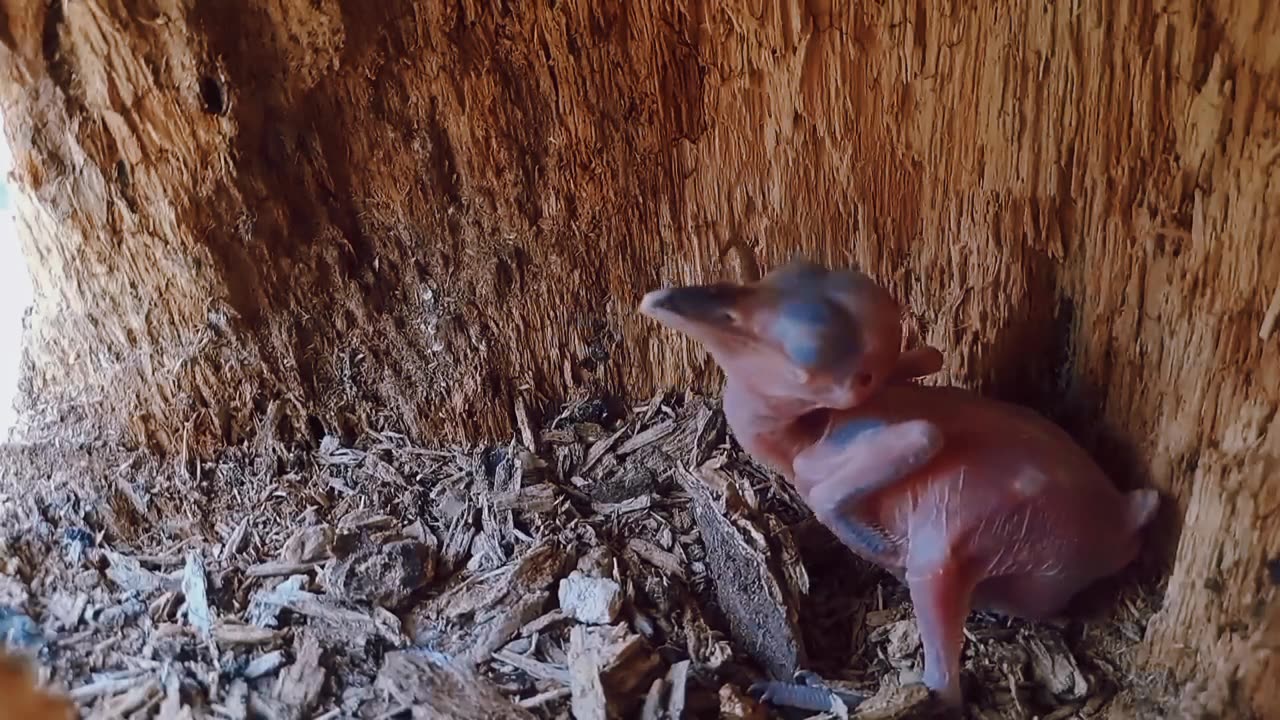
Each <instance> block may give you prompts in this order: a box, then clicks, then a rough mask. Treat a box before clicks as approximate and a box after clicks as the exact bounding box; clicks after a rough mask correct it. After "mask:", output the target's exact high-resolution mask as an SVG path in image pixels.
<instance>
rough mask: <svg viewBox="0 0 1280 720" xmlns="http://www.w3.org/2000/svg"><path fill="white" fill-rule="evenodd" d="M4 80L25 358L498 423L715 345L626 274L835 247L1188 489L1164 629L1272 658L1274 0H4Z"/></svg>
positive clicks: (174, 393) (1007, 389)
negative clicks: (666, 320) (24, 274)
mask: <svg viewBox="0 0 1280 720" xmlns="http://www.w3.org/2000/svg"><path fill="white" fill-rule="evenodd" d="M0 102H3V112H4V116H5V131H6V135H7V137H8V138H9V140H10V142H11V143H12V144H13V146H14V151H15V156H16V163H17V170H16V174H15V176H16V180H17V181H18V183H19V184H20V186H21V188H22V189H23V190H24V192H25V195H24V197H23V198H21V207H20V212H21V215H22V218H23V220H24V223H25V243H26V251H27V253H28V257H29V259H30V262H31V266H32V270H33V273H34V274H35V279H36V282H37V287H38V293H39V301H38V307H37V311H36V314H35V316H34V319H33V327H32V331H31V333H30V336H31V337H30V339H31V342H32V346H31V348H32V349H31V359H32V361H33V363H32V368H33V369H32V372H31V374H30V387H29V397H30V398H31V399H32V400H33V402H36V403H45V404H56V405H58V406H60V407H65V408H73V409H75V408H78V409H79V412H80V414H81V415H82V416H84V417H88V418H90V419H91V420H93V421H94V422H95V423H96V424H97V426H98V427H99V429H100V430H101V431H102V432H104V433H108V434H111V433H123V437H126V438H128V439H130V440H133V441H138V442H144V443H148V444H150V445H153V446H155V447H158V448H159V449H161V450H168V451H176V450H177V449H179V448H185V449H206V450H207V449H209V448H212V447H215V446H216V445H217V444H219V443H223V442H236V441H238V440H240V439H242V438H244V437H245V436H246V435H248V434H250V433H252V432H254V431H256V430H266V431H270V432H273V433H282V434H285V435H298V436H305V435H306V434H308V433H317V432H322V431H325V430H329V431H333V430H342V431H347V432H350V431H353V430H358V429H360V428H362V427H367V426H375V427H393V428H400V429H404V430H406V431H408V432H411V433H414V434H416V435H419V436H426V437H428V438H433V439H438V440H441V441H455V440H483V439H490V438H494V437H497V436H500V435H503V434H505V433H506V432H508V430H509V428H510V417H511V415H510V408H511V405H512V402H513V400H514V399H515V398H516V397H517V396H519V397H522V398H523V399H524V400H525V401H526V402H527V403H529V404H530V405H532V406H535V407H536V406H539V405H541V404H542V403H543V402H545V401H553V400H556V399H558V398H560V397H563V396H564V395H566V394H569V393H572V392H588V391H590V392H597V391H617V392H621V393H624V394H626V395H630V396H632V397H635V396H644V395H646V394H648V393H650V392H651V391H653V390H655V389H656V388H659V387H665V386H669V385H697V386H703V387H706V386H707V383H709V382H711V381H713V380H714V379H715V374H714V371H713V369H712V368H711V367H710V365H709V363H708V362H707V360H706V359H705V358H704V356H703V355H702V354H701V353H700V352H698V351H697V350H696V349H695V348H693V347H691V346H690V345H688V344H685V343H683V342H681V341H679V340H677V339H675V338H673V337H672V336H671V335H669V334H667V333H663V332H661V331H660V330H659V329H658V328H657V327H656V326H654V325H653V324H651V323H646V322H644V321H642V320H641V319H640V318H638V317H637V316H636V314H635V312H634V307H635V305H636V302H637V301H638V298H639V296H640V294H641V293H642V292H643V291H645V290H647V289H650V288H652V287H655V286H658V285H661V284H667V283H675V282H687V281H693V280H704V279H707V278H711V277H714V276H717V275H724V274H733V273H734V272H736V270H735V265H734V262H735V261H734V260H733V259H732V258H735V257H737V255H736V253H739V252H740V251H741V250H742V249H743V248H745V249H746V251H747V252H748V253H750V254H754V255H755V256H756V257H757V259H758V261H759V262H760V263H761V265H763V266H765V267H768V266H770V265H772V264H773V263H775V262H778V261H780V260H784V259H786V258H788V257H789V256H791V255H792V254H793V253H795V252H798V251H799V252H805V253H808V254H810V255H812V256H815V257H817V258H819V259H822V260H825V261H828V262H833V263H841V264H848V263H853V264H857V265H859V266H861V267H863V268H864V269H866V270H868V271H869V272H870V273H872V274H873V275H875V276H876V277H877V278H879V279H881V280H882V281H883V282H885V283H886V284H887V285H888V286H889V287H890V288H892V289H893V290H894V291H895V292H896V293H898V295H899V296H900V297H901V298H902V299H903V301H904V302H905V303H906V304H907V305H908V307H909V308H910V312H911V321H910V322H911V324H912V326H913V327H914V328H915V329H916V330H918V331H919V332H920V333H921V335H922V336H923V337H924V338H925V339H926V340H927V341H929V342H931V343H933V344H935V345H937V346H939V347H940V348H942V349H943V350H944V352H945V353H946V355H947V358H948V364H947V373H946V374H947V377H948V378H949V379H950V380H951V381H954V382H961V383H965V384H971V385H975V386H977V387H981V388H983V389H985V390H987V391H990V392H993V393H996V394H1000V395H1004V396H1008V397H1013V398H1015V399H1020V400H1024V401H1027V402H1031V403H1034V404H1036V405H1037V406H1039V407H1042V408H1044V409H1046V411H1051V412H1055V413H1056V414H1057V416H1058V417H1061V418H1062V419H1063V421H1064V422H1066V423H1068V424H1069V425H1072V427H1073V428H1074V429H1076V430H1077V432H1079V433H1080V434H1081V436H1082V437H1083V438H1086V441H1087V442H1089V443H1090V445H1091V447H1092V448H1094V449H1096V450H1097V451H1098V452H1099V453H1100V455H1101V456H1103V457H1106V458H1109V459H1108V460H1107V462H1108V465H1109V467H1110V468H1111V469H1113V470H1114V471H1115V472H1116V474H1117V475H1118V476H1119V477H1118V481H1119V482H1121V483H1122V484H1125V485H1132V484H1134V483H1137V482H1147V483H1152V484H1155V485H1156V486H1158V487H1160V488H1161V489H1163V490H1165V491H1167V495H1168V498H1169V502H1170V505H1169V508H1170V511H1169V517H1170V519H1171V525H1172V526H1174V527H1176V528H1179V529H1180V533H1179V534H1175V535H1173V536H1170V538H1169V539H1168V543H1167V547H1168V548H1169V551H1170V554H1171V555H1172V558H1171V559H1172V560H1173V563H1172V571H1171V576H1170V578H1169V582H1168V589H1167V593H1166V605H1165V608H1164V610H1163V611H1162V613H1161V614H1160V615H1159V616H1157V618H1156V621H1155V622H1154V623H1153V625H1152V627H1150V628H1149V630H1148V635H1149V647H1150V648H1151V649H1152V653H1151V654H1150V655H1151V656H1150V657H1149V658H1147V659H1148V660H1149V661H1150V662H1151V663H1152V665H1153V666H1154V667H1157V668H1160V667H1166V668H1168V669H1170V670H1172V671H1173V672H1174V673H1175V675H1176V676H1177V677H1179V678H1182V679H1199V680H1202V681H1204V683H1202V684H1201V685H1195V686H1192V687H1193V690H1195V692H1200V691H1203V692H1202V693H1201V694H1200V695H1199V696H1198V697H1199V699H1200V700H1202V701H1204V702H1206V703H1212V702H1218V701H1222V700H1224V698H1226V699H1243V700H1242V701H1243V702H1244V703H1245V704H1246V705H1248V704H1249V703H1250V702H1251V703H1252V704H1253V708H1254V710H1256V711H1258V712H1262V711H1263V709H1264V707H1265V706H1266V705H1267V703H1272V702H1276V701H1277V688H1276V687H1274V685H1275V683H1274V682H1272V683H1271V684H1270V686H1268V685H1267V683H1265V682H1264V679H1265V678H1268V677H1270V678H1274V677H1276V675H1277V674H1280V660H1277V659H1276V656H1275V652H1276V650H1275V646H1276V645H1277V640H1276V638H1275V635H1274V633H1275V632H1276V630H1275V628H1276V626H1277V624H1278V621H1277V619H1276V615H1277V610H1276V609H1275V608H1276V602H1277V600H1276V594H1277V588H1276V586H1275V584H1274V583H1275V580H1274V576H1273V577H1272V578H1269V576H1268V572H1267V567H1266V562H1267V560H1268V559H1269V558H1274V557H1276V556H1277V555H1280V530H1278V529H1277V528H1278V527H1280V489H1278V487H1277V486H1278V483H1277V481H1276V480H1275V478H1274V477H1273V476H1274V475H1275V474H1276V473H1277V472H1278V471H1280V463H1278V462H1277V456H1278V455H1280V451H1278V450H1277V448H1280V420H1278V419H1277V417H1278V416H1277V413H1276V410H1277V406H1278V405H1280V339H1277V337H1276V334H1274V329H1275V326H1276V315H1277V313H1280V241H1278V240H1277V235H1278V234H1280V6H1276V5H1275V4H1274V3H1270V2H1267V1H1266V0H1234V1H1233V0H1218V1H1216V2H1193V1H1192V0H1167V1H1166V2H1139V1H1135V0H1094V1H1088V0H1080V1H1078V2H1047V1H1045V2H1042V1H1035V2H1012V1H1008V0H970V1H968V2H961V1H958V0H957V1H954V2H923V0H915V1H913V2H906V1H904V0H881V1H879V2H872V1H870V0H868V1H866V2H856V3H855V2H843V3H837V2H822V1H821V0H812V1H810V2H807V3H804V2H795V1H793V0H783V1H782V2H777V3H775V2H764V1H763V0H731V1H729V2H723V3H712V2H704V1H699V0H690V1H688V2H659V1H656V0H637V1H636V2H628V3H617V2H598V1H595V0H540V1H539V2H526V3H514V2H494V3H482V2H478V1H476V0H460V1H459V2H411V1H410V0H383V1H381V2H356V1H355V0H352V1H351V2H339V1H338V0H305V1H304V0H226V1H224V2H217V3H213V2H203V3H197V2H192V1H189V0H188V1H185V2H183V1H179V0H149V1H148V0H142V1H139V2H126V1H125V0H52V1H50V0H9V1H8V2H5V3H4V4H3V5H0ZM731 246H734V247H737V248H738V250H734V251H732V252H727V251H728V249H729V248H730V247H731ZM1273 572H1280V571H1273ZM1268 613H1270V614H1269V615H1268ZM1268 618H1270V620H1268ZM1268 622H1270V623H1271V624H1270V625H1268ZM1268 627H1270V628H1271V630H1270V631H1268V630H1267V628H1268ZM1268 643H1270V645H1268ZM1195 692H1193V693H1191V695H1194V694H1195ZM1189 697H1190V695H1189Z"/></svg>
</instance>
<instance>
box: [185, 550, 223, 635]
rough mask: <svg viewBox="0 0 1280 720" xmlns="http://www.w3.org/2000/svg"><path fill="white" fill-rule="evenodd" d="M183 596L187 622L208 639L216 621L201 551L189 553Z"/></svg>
mask: <svg viewBox="0 0 1280 720" xmlns="http://www.w3.org/2000/svg"><path fill="white" fill-rule="evenodd" d="M182 595H183V597H184V598H186V607H187V621H188V622H190V623H191V624H192V625H194V626H195V627H196V629H197V630H199V631H200V633H201V635H204V636H205V637H208V636H209V634H210V632H212V630H213V624H214V621H215V620H216V618H215V616H214V612H213V608H211V607H210V606H209V587H208V579H207V578H206V577H205V571H204V558H203V557H201V555H200V553H199V551H196V550H191V551H189V552H188V553H187V564H186V567H185V569H184V571H183V574H182Z"/></svg>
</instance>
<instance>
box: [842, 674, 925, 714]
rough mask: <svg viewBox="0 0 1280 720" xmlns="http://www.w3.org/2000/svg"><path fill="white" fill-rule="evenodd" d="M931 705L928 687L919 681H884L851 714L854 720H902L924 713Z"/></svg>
mask: <svg viewBox="0 0 1280 720" xmlns="http://www.w3.org/2000/svg"><path fill="white" fill-rule="evenodd" d="M931 706H932V697H931V696H930V694H929V689H928V688H926V687H925V686H924V685H923V684H921V683H907V684H904V685H897V684H894V683H885V684H884V685H882V686H881V688H880V690H879V691H878V692H877V693H876V694H875V695H872V696H871V697H869V698H867V699H866V700H863V701H862V703H861V704H859V705H858V707H857V708H856V709H855V712H854V714H853V715H852V716H851V717H853V718H855V719H856V720H904V719H905V718H914V717H919V716H921V715H922V714H925V711H927V710H928V709H929V708H930V707H931Z"/></svg>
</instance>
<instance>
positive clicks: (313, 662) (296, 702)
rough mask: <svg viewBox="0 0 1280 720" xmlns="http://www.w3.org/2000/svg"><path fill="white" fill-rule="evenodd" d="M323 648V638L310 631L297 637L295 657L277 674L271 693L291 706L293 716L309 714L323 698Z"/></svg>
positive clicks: (324, 673) (281, 701)
mask: <svg viewBox="0 0 1280 720" xmlns="http://www.w3.org/2000/svg"><path fill="white" fill-rule="evenodd" d="M323 652H324V648H323V647H322V646H321V644H320V640H319V639H318V638H316V636H315V635H314V634H313V633H311V632H308V631H301V632H299V633H298V634H297V636H296V637H295V642H294V657H295V659H294V661H293V664H292V665H290V666H289V667H287V668H285V669H284V671H283V672H281V673H280V676H279V677H278V678H276V684H275V687H274V688H273V689H272V697H274V698H275V699H276V700H279V701H280V703H281V704H283V705H284V706H285V707H286V708H288V709H289V710H290V711H291V712H292V713H293V714H294V717H298V718H301V717H307V716H309V715H310V714H311V711H312V710H313V709H314V708H315V706H316V703H317V702H318V701H319V700H320V691H321V690H323V689H324V682H325V678H326V672H325V669H324V667H323V666H321V664H320V660H321V656H322V655H323Z"/></svg>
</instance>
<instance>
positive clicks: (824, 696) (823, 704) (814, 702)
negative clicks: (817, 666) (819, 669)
mask: <svg viewBox="0 0 1280 720" xmlns="http://www.w3.org/2000/svg"><path fill="white" fill-rule="evenodd" d="M793 680H794V682H789V683H788V682H781V681H777V680H770V681H767V682H758V683H755V684H754V685H752V686H751V688H750V692H751V693H752V694H753V695H756V696H757V697H759V699H760V700H761V701H762V702H767V703H770V704H772V705H776V706H779V707H790V708H795V709H797V710H811V711H813V712H833V711H835V710H836V708H837V705H836V703H837V702H839V703H841V704H843V705H844V707H845V709H846V710H852V709H854V708H855V707H857V706H858V705H861V704H862V701H863V700H866V696H865V695H862V694H859V693H855V692H850V691H848V690H843V689H840V688H834V687H832V686H831V685H829V684H828V683H827V682H826V681H825V680H823V679H822V677H821V676H820V675H818V674H817V673H815V672H812V671H810V670H797V671H796V673H795V676H794V678H793Z"/></svg>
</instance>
